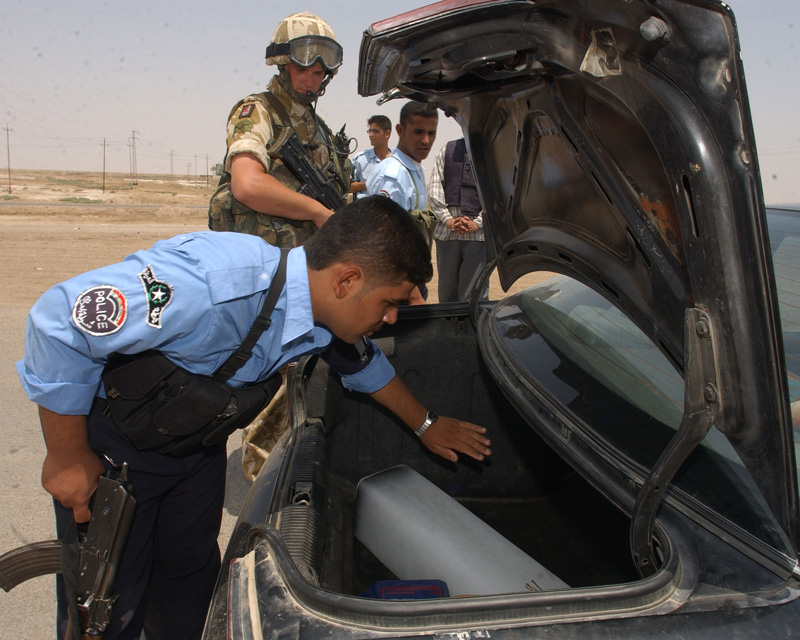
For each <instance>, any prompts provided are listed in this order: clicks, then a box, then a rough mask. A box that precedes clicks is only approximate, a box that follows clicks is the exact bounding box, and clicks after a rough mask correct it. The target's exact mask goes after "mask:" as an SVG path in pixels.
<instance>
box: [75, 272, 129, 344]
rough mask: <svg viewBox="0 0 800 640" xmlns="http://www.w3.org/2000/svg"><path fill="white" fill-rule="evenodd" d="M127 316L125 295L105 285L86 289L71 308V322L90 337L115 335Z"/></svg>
mask: <svg viewBox="0 0 800 640" xmlns="http://www.w3.org/2000/svg"><path fill="white" fill-rule="evenodd" d="M127 315H128V301H127V300H126V299H125V295H124V294H123V293H122V291H120V290H119V289H117V288H116V287H112V286H111V285H107V284H104V285H100V286H97V287H92V288H91V289H87V290H86V291H84V292H83V293H81V294H80V295H79V296H78V297H77V299H76V300H75V304H74V305H73V307H72V320H73V321H74V322H75V324H76V325H77V327H78V328H79V329H80V330H81V331H83V332H84V333H88V334H89V335H92V336H107V335H110V334H112V333H116V332H117V331H119V330H120V329H121V328H122V325H123V324H125V319H126V318H127Z"/></svg>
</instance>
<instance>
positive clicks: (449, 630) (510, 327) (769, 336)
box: [206, 0, 800, 639]
mask: <svg viewBox="0 0 800 640" xmlns="http://www.w3.org/2000/svg"><path fill="white" fill-rule="evenodd" d="M359 77H360V84H359V91H360V93H361V94H362V95H376V94H384V95H385V96H386V97H387V98H390V97H398V96H402V97H407V98H411V99H415V100H421V101H429V102H432V103H435V104H436V105H437V106H438V107H439V108H440V109H442V111H443V112H444V113H445V114H447V115H450V116H453V117H455V118H456V119H457V120H458V121H459V122H460V123H461V125H462V128H463V130H464V133H465V137H466V139H467V143H468V146H469V150H470V153H471V157H472V160H473V164H474V166H475V170H476V171H475V173H476V175H477V176H478V186H479V191H480V194H481V198H482V201H483V204H484V209H485V211H486V214H485V224H486V227H487V233H488V236H489V237H490V242H487V246H488V249H487V250H488V251H489V257H490V264H489V265H488V267H487V270H486V272H485V273H484V276H485V277H487V278H488V275H489V272H490V270H491V269H492V268H493V267H496V268H497V270H498V272H499V275H500V279H501V282H502V283H503V285H504V286H510V285H511V284H512V283H513V282H514V281H515V280H517V279H518V278H519V277H520V276H522V275H524V274H527V273H530V272H532V271H537V270H541V271H548V272H554V273H557V274H559V275H558V276H557V277H556V278H555V279H553V280H549V281H547V282H545V283H543V284H541V285H538V286H536V287H533V288H531V289H528V290H526V291H523V292H521V293H518V294H515V295H513V296H509V297H508V298H506V299H505V300H502V301H499V302H496V303H488V304H487V303H479V302H478V296H474V297H473V301H472V303H471V304H469V305H467V304H460V305H459V304H453V305H431V306H429V307H421V308H408V309H405V310H403V313H402V314H401V318H400V320H399V321H398V322H397V324H396V325H394V326H387V327H385V328H384V329H383V330H382V331H381V332H380V333H379V334H376V335H375V336H374V338H375V339H376V341H377V342H378V344H379V345H380V346H381V348H382V349H383V350H384V352H385V353H386V354H387V356H388V357H389V358H390V360H391V362H392V363H393V364H394V366H395V368H396V370H397V373H398V375H399V376H400V377H401V379H403V380H404V381H405V382H406V384H408V386H409V387H410V388H411V389H412V391H414V392H415V393H416V394H417V395H418V396H419V397H420V398H421V399H422V400H423V401H424V402H426V403H427V404H428V405H429V406H430V407H431V408H435V409H436V410H437V411H439V412H440V413H443V414H447V415H453V416H456V417H459V418H462V419H467V420H470V421H472V422H476V423H479V424H482V425H484V426H486V427H487V429H488V430H489V435H490V437H491V439H492V450H493V455H492V456H491V459H489V460H487V461H486V462H484V463H477V462H474V461H469V460H467V461H460V462H459V463H458V464H451V463H448V462H445V461H443V460H442V459H439V458H437V457H436V456H433V455H431V454H430V453H429V452H427V451H426V450H425V449H424V448H423V447H422V446H421V445H420V443H419V441H418V440H417V439H416V438H415V437H414V436H413V434H411V433H410V431H408V430H407V429H405V428H402V427H401V426H399V425H398V424H397V422H396V421H395V420H394V419H393V417H392V416H390V415H388V414H387V413H386V412H385V411H383V410H382V409H380V408H379V407H378V406H377V405H375V404H374V403H373V402H371V401H370V400H369V399H368V398H365V397H361V396H358V395H356V394H352V393H349V392H347V391H346V390H344V389H343V388H342V386H341V384H340V383H339V381H338V380H337V379H336V377H335V376H333V375H331V374H330V373H329V372H328V370H327V368H326V366H325V364H324V363H323V362H321V361H317V360H316V358H308V359H305V360H303V361H301V362H299V363H298V364H297V365H296V366H295V367H293V370H292V374H291V376H290V403H291V408H292V424H293V429H292V430H291V431H290V432H289V433H288V434H287V435H286V436H285V437H284V438H283V439H282V440H281V441H280V442H279V444H278V445H277V447H276V449H275V450H274V451H273V453H272V454H271V455H270V456H269V458H268V460H267V462H266V463H265V466H264V468H263V469H262V471H261V473H260V474H259V476H258V478H257V479H256V481H255V483H254V486H253V488H252V490H251V492H250V494H249V496H248V499H247V502H246V504H245V507H244V509H243V511H242V514H241V516H240V518H239V522H238V524H237V528H236V530H235V532H234V534H233V536H232V538H231V542H230V545H229V548H228V550H227V552H226V556H225V567H226V568H225V570H224V571H223V573H222V574H221V576H220V581H219V584H218V587H217V595H216V598H215V600H214V603H213V605H212V608H211V610H210V613H209V618H208V622H207V626H206V638H222V637H226V635H227V636H228V637H232V638H267V637H268V638H280V637H284V636H290V637H293V638H308V637H315V638H319V637H337V638H368V637H411V636H452V635H454V634H457V635H458V636H460V637H464V638H489V637H494V638H500V637H502V638H518V637H543V638H595V637H597V638H601V637H602V638H629V637H630V638H634V637H635V638H656V637H659V638H660V637H665V636H666V637H683V638H701V637H702V638H704V639H710V638H725V639H730V638H754V637H764V638H766V637H769V638H774V637H790V636H791V635H792V634H793V633H795V629H798V628H800V604H799V603H798V600H797V597H798V595H799V593H800V592H798V584H799V583H798V579H800V571H798V567H797V553H796V550H797V548H798V512H797V482H796V469H795V455H794V443H793V437H792V418H791V411H790V396H789V386H790V385H791V386H794V380H795V374H794V373H793V371H795V370H796V369H797V367H796V366H795V365H794V364H793V360H794V355H792V354H794V353H795V351H796V350H795V348H794V345H793V344H791V339H792V336H793V334H795V333H796V332H795V330H794V327H795V326H796V325H794V324H790V323H789V322H788V318H789V316H791V315H793V307H794V299H796V298H797V292H796V290H795V285H794V282H795V281H796V280H795V281H793V280H792V278H793V275H794V273H795V272H796V266H795V264H794V260H796V257H793V256H792V253H791V249H792V247H793V246H794V244H796V243H794V244H793V240H794V239H795V238H796V237H797V236H800V233H798V232H797V228H798V225H797V219H796V217H795V216H794V214H792V213H790V212H789V211H784V212H780V211H775V212H774V214H775V215H774V216H773V217H772V218H770V219H771V220H772V219H773V218H774V219H775V220H778V222H779V223H780V224H779V225H778V227H779V230H777V231H775V232H774V233H773V238H772V239H773V242H774V246H773V249H774V250H775V255H776V260H775V265H777V266H778V272H779V278H778V279H777V283H778V284H777V285H776V276H775V269H774V267H773V261H772V258H771V252H770V242H769V240H770V238H769V235H768V228H767V214H766V210H765V207H764V205H763V196H762V193H761V186H760V178H759V171H758V164H757V157H756V152H755V142H754V137H753V131H752V125H751V122H750V116H749V109H748V104H747V94H746V89H745V83H744V75H743V71H742V66H741V60H740V53H739V47H738V42H737V35H736V29H735V21H734V17H733V15H732V13H731V11H730V9H729V7H727V5H725V4H723V3H720V2H712V1H705V0H692V1H672V0H657V1H648V0H641V1H640V0H613V1H606V0H592V1H588V0H587V1H583V0H574V1H569V2H566V1H564V0H561V1H555V0H550V1H548V0H542V1H536V2H533V1H523V0H498V1H494V2H487V1H485V0H472V1H470V0H455V1H452V2H443V3H439V4H437V5H431V6H430V7H426V8H422V9H420V10H418V11H416V12H412V13H409V14H404V15H403V16H399V17H397V18H393V19H389V20H386V21H383V22H380V23H376V24H374V25H372V27H370V29H368V30H367V31H366V32H365V36H364V40H363V43H362V48H361V58H360V74H359ZM776 229H777V227H776ZM778 256H782V257H784V258H786V260H785V266H786V268H783V267H782V266H781V263H780V261H779V259H778ZM482 286H483V283H482V282H478V283H477V284H476V288H475V290H476V291H480V290H481V289H482ZM779 288H780V290H781V305H782V307H779V303H778V289H779ZM782 309H783V310H784V311H785V313H784V316H785V317H786V318H787V320H785V321H784V326H783V335H782V332H781V317H780V316H781V310H782ZM792 322H794V318H792ZM784 340H786V344H787V345H789V346H787V347H786V349H787V351H788V352H789V353H790V355H792V357H791V358H790V359H789V360H787V358H785V355H784ZM787 361H788V362H789V363H790V365H789V369H788V372H787ZM787 373H788V376H787ZM787 379H788V381H789V384H787ZM397 465H406V466H407V467H410V468H412V469H414V470H416V471H417V472H419V473H420V474H421V475H422V476H424V477H425V478H426V479H427V480H428V481H430V482H431V483H432V484H433V485H435V486H436V487H438V488H440V489H442V490H444V492H445V493H447V494H448V495H449V496H451V497H452V498H453V500H454V501H457V502H458V503H459V504H461V505H463V506H466V507H467V508H468V509H469V510H470V511H471V512H472V513H474V514H476V515H477V516H478V517H479V518H480V519H481V520H482V521H483V522H484V523H486V524H488V525H489V527H490V528H491V529H492V530H493V531H495V532H498V534H499V535H502V536H503V538H504V539H507V540H509V541H511V542H512V543H513V544H514V545H515V546H516V547H518V548H519V549H522V550H523V551H524V552H525V553H526V554H528V555H529V556H530V557H531V558H535V559H536V561H538V562H539V563H541V564H542V565H544V567H546V568H547V569H548V570H549V571H550V572H552V573H553V574H555V576H557V577H558V578H559V579H560V580H562V581H563V582H564V583H566V584H567V585H569V587H568V588H557V589H547V588H544V589H542V588H537V587H536V586H535V585H534V586H533V587H530V586H528V588H525V587H522V588H521V589H518V590H514V592H500V593H490V594H482V595H472V596H470V597H450V598H437V599H416V600H398V601H387V600H383V599H379V598H377V597H373V596H369V595H365V594H369V593H370V592H369V591H368V590H369V589H370V587H371V586H372V585H374V584H375V583H376V582H377V581H380V580H391V579H393V578H396V577H397V576H395V575H393V574H392V572H391V571H389V569H388V568H387V567H386V566H385V564H384V562H382V560H381V558H378V557H376V556H375V555H374V554H373V553H372V552H370V551H369V549H368V548H367V547H366V546H365V544H363V543H362V541H360V540H359V539H357V538H356V536H355V535H354V530H355V528H356V524H355V520H356V517H357V515H358V505H357V500H358V497H357V494H358V491H359V483H360V482H363V479H364V478H367V477H369V476H371V475H373V474H377V473H380V472H383V471H385V470H387V469H391V468H394V467H396V466H397ZM419 524H420V526H423V525H427V524H428V523H427V521H426V520H425V518H421V519H420V523H419ZM426 531H428V535H429V537H428V539H429V540H430V544H431V545H443V546H442V548H443V549H446V550H447V551H448V552H450V551H453V552H454V553H458V549H457V548H455V549H453V548H452V547H453V546H456V547H457V544H456V543H455V542H452V541H451V540H450V539H448V538H446V537H445V536H441V535H438V533H437V530H436V529H435V528H433V529H430V530H426ZM443 538H444V539H443ZM481 542H482V544H485V547H486V549H487V551H488V550H489V547H490V546H492V542H491V539H490V538H486V539H485V541H484V540H483V539H482V540H481ZM411 552H412V553H413V550H412V551H411ZM468 561H469V558H464V562H468ZM228 569H229V570H228ZM424 577H426V578H427V577H429V576H424ZM479 578H480V576H479Z"/></svg>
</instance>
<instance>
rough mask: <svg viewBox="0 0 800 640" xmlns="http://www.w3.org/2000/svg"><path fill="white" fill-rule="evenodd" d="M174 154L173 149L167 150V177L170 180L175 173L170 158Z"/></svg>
mask: <svg viewBox="0 0 800 640" xmlns="http://www.w3.org/2000/svg"><path fill="white" fill-rule="evenodd" d="M174 154H175V150H174V149H170V150H169V177H170V178H171V177H172V176H174V175H175V172H174V171H173V170H172V156H173V155H174Z"/></svg>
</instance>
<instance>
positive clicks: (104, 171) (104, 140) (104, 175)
mask: <svg viewBox="0 0 800 640" xmlns="http://www.w3.org/2000/svg"><path fill="white" fill-rule="evenodd" d="M107 146H108V145H107V144H106V139H105V138H103V193H105V192H106V147H107Z"/></svg>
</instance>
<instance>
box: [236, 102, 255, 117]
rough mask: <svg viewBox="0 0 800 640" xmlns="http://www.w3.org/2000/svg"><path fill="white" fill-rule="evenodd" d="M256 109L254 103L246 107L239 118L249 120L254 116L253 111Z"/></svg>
mask: <svg viewBox="0 0 800 640" xmlns="http://www.w3.org/2000/svg"><path fill="white" fill-rule="evenodd" d="M255 108H256V105H255V104H253V103H252V102H251V103H250V104H246V105H244V106H243V107H242V110H241V111H240V112H239V117H240V118H249V117H250V116H251V115H252V113H253V110H254V109H255Z"/></svg>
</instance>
